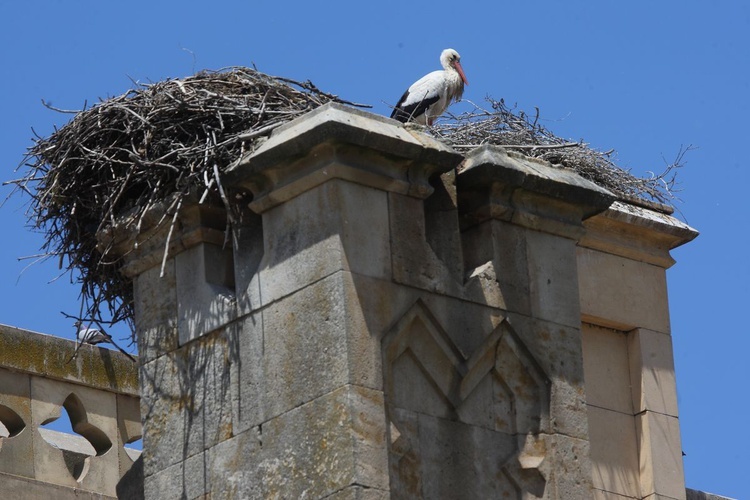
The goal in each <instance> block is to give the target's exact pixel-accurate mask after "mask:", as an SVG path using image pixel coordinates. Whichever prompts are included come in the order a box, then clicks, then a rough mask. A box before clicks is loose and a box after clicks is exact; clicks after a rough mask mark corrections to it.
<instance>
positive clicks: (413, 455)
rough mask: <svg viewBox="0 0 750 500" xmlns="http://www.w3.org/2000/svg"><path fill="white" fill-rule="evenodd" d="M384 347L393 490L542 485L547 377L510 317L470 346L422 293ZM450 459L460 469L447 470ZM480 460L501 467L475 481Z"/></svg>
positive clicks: (536, 489)
mask: <svg viewBox="0 0 750 500" xmlns="http://www.w3.org/2000/svg"><path fill="white" fill-rule="evenodd" d="M382 353H383V377H384V389H385V395H386V403H387V413H388V417H389V419H390V425H389V428H390V443H391V446H390V453H389V456H390V461H391V463H390V467H391V469H390V472H391V478H392V480H393V481H394V483H395V484H397V487H396V489H395V490H394V491H395V492H396V496H397V497H398V496H399V495H398V491H399V490H400V489H401V488H403V491H404V492H408V495H407V493H404V496H412V495H413V494H414V493H415V488H416V489H417V490H419V495H418V496H423V497H430V496H432V495H431V492H430V491H428V490H429V488H430V487H432V486H431V485H434V484H436V482H437V483H438V484H440V485H441V486H440V487H441V488H444V489H445V492H449V491H451V489H452V488H455V489H454V490H453V491H455V492H456V493H458V492H459V491H460V492H462V494H470V496H475V495H478V496H477V497H484V496H486V495H488V494H489V495H491V496H498V495H507V496H508V497H510V498H521V497H522V496H523V495H524V494H526V493H532V494H534V495H537V496H541V495H542V494H543V492H544V488H545V484H546V482H545V478H544V476H543V475H542V474H541V472H540V470H539V468H540V466H541V464H542V462H543V461H544V457H545V456H546V448H547V446H546V440H545V435H546V434H545V431H546V430H547V428H548V424H549V422H548V420H549V394H550V382H549V379H548V377H547V375H546V374H545V372H544V370H543V369H542V368H541V367H540V365H539V364H538V362H537V361H536V359H535V358H534V356H533V354H532V353H531V352H530V350H529V349H528V347H527V346H526V345H525V344H524V342H523V340H522V338H521V336H520V335H519V334H518V333H517V332H516V331H515V330H514V329H513V327H512V325H511V324H510V322H509V321H508V319H507V318H505V319H503V320H502V321H501V322H500V323H499V324H498V325H497V326H496V327H495V328H494V329H493V331H492V332H491V333H490V334H489V335H488V336H487V337H486V338H485V340H484V341H483V342H482V344H481V345H480V346H479V347H478V348H477V349H476V350H475V351H474V352H472V353H468V354H467V353H463V352H461V350H460V349H459V348H458V346H457V345H456V343H455V342H454V341H453V340H452V339H451V336H450V335H449V333H448V332H447V331H446V330H445V329H444V328H443V327H442V325H441V324H440V322H439V321H438V320H437V318H436V317H435V315H434V314H433V313H432V312H431V311H430V309H429V307H428V306H427V305H426V304H425V302H424V301H423V300H421V299H418V300H417V301H416V302H415V303H414V304H412V306H411V307H410V308H409V309H408V310H407V311H406V312H405V313H404V314H403V315H402V316H401V317H400V318H399V319H398V320H397V321H395V323H393V326H392V327H391V328H390V330H389V331H388V332H387V333H386V335H385V336H384V337H383V339H382ZM461 456H466V457H472V458H471V459H468V458H467V459H466V460H465V461H462V460H461V459H460V458H456V457H461ZM450 457H453V458H450ZM445 460H454V461H455V460H457V461H458V462H457V463H454V464H453V468H454V469H456V470H462V471H463V472H461V473H456V472H455V470H453V469H451V470H447V469H446V470H443V469H441V465H440V464H441V463H443V462H445ZM478 468H491V470H494V471H495V473H489V474H487V473H486V472H487V471H484V472H483V473H482V474H477V475H476V477H475V481H474V482H471V480H470V478H471V477H472V473H475V474H476V470H478ZM454 476H455V477H454ZM490 478H492V480H489V479H490ZM465 481H469V483H470V484H471V485H470V486H467V484H464V482H465ZM479 483H486V484H479ZM458 484H462V486H460V487H459V486H457V485H458ZM446 488H447V489H446ZM466 488H469V490H466ZM471 488H475V489H474V490H472V489H471ZM488 488H489V489H488Z"/></svg>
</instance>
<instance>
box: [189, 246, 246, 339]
mask: <svg viewBox="0 0 750 500" xmlns="http://www.w3.org/2000/svg"><path fill="white" fill-rule="evenodd" d="M174 266H175V276H176V279H175V286H176V288H177V318H178V319H177V330H178V332H179V334H178V337H179V343H180V345H184V344H186V343H187V342H189V341H191V340H193V339H196V338H198V337H201V336H203V335H205V334H207V333H209V332H211V331H214V330H216V329H218V328H220V327H222V326H224V325H226V324H227V323H229V322H230V321H232V320H233V319H234V318H235V316H236V314H237V310H236V302H235V293H234V262H233V259H232V251H231V249H230V248H221V247H219V246H218V245H213V244H211V243H200V244H198V245H196V246H194V247H191V248H189V249H187V250H185V251H183V252H180V253H179V254H177V255H176V256H175V258H174Z"/></svg>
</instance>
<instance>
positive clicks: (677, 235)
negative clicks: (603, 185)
mask: <svg viewBox="0 0 750 500" xmlns="http://www.w3.org/2000/svg"><path fill="white" fill-rule="evenodd" d="M584 225H585V226H586V235H585V236H584V237H583V238H582V239H581V241H580V245H581V246H583V247H586V248H591V249H595V250H599V251H602V252H606V253H611V254H613V255H619V256H621V257H626V258H629V259H632V260H636V261H639V262H646V263H648V264H653V265H656V266H659V267H663V268H665V269H666V268H669V267H671V266H672V265H673V264H674V259H672V257H671V256H670V255H669V251H670V250H671V249H673V248H675V247H678V246H680V245H684V244H685V243H688V242H689V241H692V240H693V239H694V238H696V237H697V236H698V231H696V230H695V229H693V228H692V227H690V226H688V225H687V224H685V223H684V222H682V221H680V220H678V219H676V218H675V217H673V216H671V215H669V214H665V213H662V212H657V211H654V210H648V209H645V208H642V207H638V206H635V205H631V204H627V203H623V202H620V201H616V202H614V203H613V204H612V205H611V206H610V207H609V209H607V210H606V211H604V212H602V213H601V214H599V215H597V216H595V217H591V218H590V219H587V220H586V222H585V223H584Z"/></svg>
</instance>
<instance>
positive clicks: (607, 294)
mask: <svg viewBox="0 0 750 500" xmlns="http://www.w3.org/2000/svg"><path fill="white" fill-rule="evenodd" d="M578 280H579V284H580V298H581V314H582V315H583V318H584V320H585V321H590V322H592V323H596V324H600V325H603V326H609V327H612V328H617V329H621V330H626V331H628V330H631V329H633V328H636V327H638V328H647V329H649V330H653V331H656V332H661V333H669V307H668V302H667V283H666V274H665V270H664V269H663V268H661V267H658V266H654V265H651V264H646V263H643V262H637V261H634V260H630V259H626V258H624V257H618V256H616V255H612V254H607V253H603V252H598V251H596V250H591V249H588V248H580V247H579V248H578ZM586 318H589V319H586Z"/></svg>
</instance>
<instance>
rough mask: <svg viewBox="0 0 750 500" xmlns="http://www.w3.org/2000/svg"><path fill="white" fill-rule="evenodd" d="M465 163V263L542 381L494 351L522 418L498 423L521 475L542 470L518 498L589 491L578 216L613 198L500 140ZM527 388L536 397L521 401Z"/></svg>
mask: <svg viewBox="0 0 750 500" xmlns="http://www.w3.org/2000/svg"><path fill="white" fill-rule="evenodd" d="M463 167H464V168H463V170H462V172H461V173H460V174H459V177H458V188H459V208H460V209H461V214H462V229H463V232H464V243H465V248H467V249H468V251H467V256H466V262H467V268H468V269H472V268H473V269H476V270H477V271H479V270H481V273H483V274H485V275H486V276H488V277H489V278H490V280H491V281H494V284H495V288H494V289H493V290H491V293H486V297H487V299H488V303H490V304H492V305H493V306H495V307H498V308H500V309H501V310H503V311H505V312H504V313H503V314H504V315H505V316H506V319H505V322H506V324H507V326H506V330H507V332H506V333H505V336H506V337H507V338H508V341H510V339H513V342H512V344H511V345H513V346H514V347H513V351H514V353H515V354H516V357H518V358H519V360H520V361H521V362H522V363H523V365H524V366H526V367H527V368H526V370H527V371H528V372H530V373H534V372H535V377H534V379H535V380H539V381H541V382H543V383H539V382H537V384H536V387H535V388H534V385H533V384H530V383H529V381H528V380H525V378H524V377H519V370H517V369H516V368H515V366H514V365H513V364H510V363H507V362H502V361H501V360H503V357H504V356H505V357H507V355H505V354H503V355H502V356H501V355H500V351H498V353H497V358H496V361H495V368H494V369H495V373H496V377H498V378H500V379H502V380H504V381H505V384H506V385H507V386H508V387H509V388H510V389H511V392H514V393H515V394H514V398H513V399H512V400H511V403H512V404H510V408H509V413H510V414H511V415H512V414H513V413H515V414H516V421H517V424H516V427H515V428H512V427H511V428H509V429H508V430H505V429H498V430H502V431H503V432H512V433H513V434H514V435H515V436H516V438H517V439H518V447H517V450H518V451H517V456H516V458H515V467H516V470H517V471H518V472H517V474H518V475H519V476H520V477H526V478H531V477H534V475H533V474H532V473H534V474H535V477H536V480H535V481H533V482H530V485H531V487H530V488H528V489H527V491H526V492H524V491H522V488H519V490H521V491H518V490H517V491H516V492H515V493H516V496H515V497H519V498H520V497H521V496H523V498H527V497H526V496H524V495H526V494H528V493H531V494H532V495H533V496H531V497H528V498H535V497H542V498H559V499H566V498H591V496H592V485H591V465H590V461H589V439H590V436H589V428H588V422H587V414H586V405H585V402H586V391H585V383H584V372H583V353H582V341H581V330H580V325H581V323H580V305H579V298H578V297H579V282H578V276H577V262H576V244H577V241H578V240H579V239H580V238H581V237H582V236H583V234H584V232H585V230H584V228H583V225H582V221H583V220H585V219H587V218H588V217H590V216H592V215H594V214H596V213H598V212H601V211H602V210H604V209H605V208H606V207H608V206H609V205H610V204H611V203H612V201H613V197H612V195H611V194H610V193H609V192H607V191H605V190H603V189H601V188H600V187H598V186H596V185H594V184H593V183H590V182H588V181H586V180H584V179H582V178H581V177H579V176H577V175H575V174H573V173H571V172H567V171H564V170H560V169H555V168H552V167H551V166H550V165H549V164H547V163H545V162H538V161H535V160H532V159H529V158H526V157H523V156H521V155H516V154H513V153H506V152H505V151H504V150H503V149H500V148H496V147H491V146H487V147H481V148H478V149H476V150H474V151H472V152H471V153H469V154H468V155H467V158H466V161H465V163H464V166H463ZM477 271H475V272H474V274H477ZM488 290H489V289H488ZM511 333H512V335H510V334H511ZM509 343H510V342H509ZM508 350H510V349H508ZM529 387H532V388H534V389H535V392H533V393H532V394H533V396H534V397H535V398H536V399H537V402H536V403H535V404H531V403H530V402H529V401H525V399H527V398H528V397H529V392H530V391H529ZM521 403H523V404H521ZM523 413H526V414H525V415H523ZM502 418H503V417H496V419H498V420H500V419H502ZM522 424H523V425H522ZM518 483H519V484H523V483H520V482H518Z"/></svg>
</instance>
